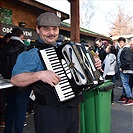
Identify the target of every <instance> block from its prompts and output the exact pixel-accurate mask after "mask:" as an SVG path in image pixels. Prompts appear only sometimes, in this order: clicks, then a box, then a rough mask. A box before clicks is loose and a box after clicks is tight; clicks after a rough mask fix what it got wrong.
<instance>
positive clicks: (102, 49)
mask: <svg viewBox="0 0 133 133" xmlns="http://www.w3.org/2000/svg"><path fill="white" fill-rule="evenodd" d="M98 53H99V57H100V60H101V61H102V62H103V61H104V59H105V57H106V55H107V53H106V51H105V45H104V44H102V46H101V47H100V48H98Z"/></svg>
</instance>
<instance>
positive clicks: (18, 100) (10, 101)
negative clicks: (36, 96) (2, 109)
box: [4, 87, 31, 133]
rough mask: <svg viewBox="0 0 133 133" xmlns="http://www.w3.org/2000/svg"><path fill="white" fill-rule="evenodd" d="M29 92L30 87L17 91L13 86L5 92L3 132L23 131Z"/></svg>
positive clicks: (20, 132)
mask: <svg viewBox="0 0 133 133" xmlns="http://www.w3.org/2000/svg"><path fill="white" fill-rule="evenodd" d="M30 92H31V89H27V90H22V91H17V90H16V88H14V87H12V88H9V90H8V92H7V112H6V121H5V122H6V126H5V130H4V133H22V132H23V125H24V121H25V115H26V109H27V105H28V101H29V95H30ZM13 129H14V131H13Z"/></svg>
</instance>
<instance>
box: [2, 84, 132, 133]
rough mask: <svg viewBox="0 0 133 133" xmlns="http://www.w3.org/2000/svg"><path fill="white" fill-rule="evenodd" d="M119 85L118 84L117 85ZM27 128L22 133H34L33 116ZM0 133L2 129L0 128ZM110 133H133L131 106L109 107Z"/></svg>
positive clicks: (118, 94)
mask: <svg viewBox="0 0 133 133" xmlns="http://www.w3.org/2000/svg"><path fill="white" fill-rule="evenodd" d="M118 84H119V83H118ZM121 91H122V90H120V89H118V88H117V87H116V88H115V100H116V99H118V98H119V96H120V95H121ZM27 124H28V125H27V127H25V128H24V131H23V133H35V131H34V125H33V115H30V116H29V117H28V118H27ZM0 133H3V129H2V128H0ZM111 133H133V106H127V107H125V106H122V105H121V104H120V103H116V102H115V104H114V105H112V107H111Z"/></svg>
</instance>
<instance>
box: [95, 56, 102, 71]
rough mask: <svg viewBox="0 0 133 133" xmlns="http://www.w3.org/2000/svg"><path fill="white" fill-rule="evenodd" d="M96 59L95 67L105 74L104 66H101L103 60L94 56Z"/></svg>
mask: <svg viewBox="0 0 133 133" xmlns="http://www.w3.org/2000/svg"><path fill="white" fill-rule="evenodd" d="M93 57H94V60H95V67H96V68H97V69H98V70H100V71H101V72H103V70H102V64H101V60H100V59H99V58H98V57H96V56H93Z"/></svg>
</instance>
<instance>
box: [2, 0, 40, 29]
mask: <svg viewBox="0 0 133 133" xmlns="http://www.w3.org/2000/svg"><path fill="white" fill-rule="evenodd" d="M17 6H18V7H16V4H13V3H8V2H2V3H1V7H3V8H7V9H10V10H12V24H13V25H16V26H18V23H19V22H25V23H26V24H27V25H26V27H25V28H31V29H35V25H36V18H37V16H38V15H39V14H40V13H37V12H36V11H34V12H33V10H32V9H29V8H25V7H23V6H22V5H21V6H20V5H17Z"/></svg>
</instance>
